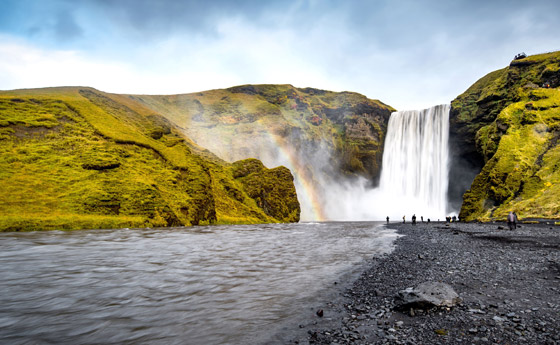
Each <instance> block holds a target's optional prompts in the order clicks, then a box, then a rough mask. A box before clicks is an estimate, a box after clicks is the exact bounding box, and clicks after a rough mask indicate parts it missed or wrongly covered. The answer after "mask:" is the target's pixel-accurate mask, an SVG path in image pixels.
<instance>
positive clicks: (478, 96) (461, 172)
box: [450, 52, 560, 220]
mask: <svg viewBox="0 0 560 345" xmlns="http://www.w3.org/2000/svg"><path fill="white" fill-rule="evenodd" d="M559 86H560V52H555V53H549V54H542V55H535V56H529V57H526V58H523V59H518V60H514V61H512V63H511V64H510V66H509V67H507V68H505V69H502V70H498V71H495V72H492V73H490V74H488V75H486V76H485V77H483V78H482V79H480V80H479V81H477V82H476V83H475V84H474V85H473V86H471V87H470V88H469V89H468V90H467V91H466V92H465V93H463V94H462V95H460V96H459V97H457V98H456V99H455V100H454V101H453V102H452V103H451V106H452V110H451V117H450V127H451V129H450V138H452V142H451V146H452V147H451V150H452V153H453V154H454V159H453V160H452V168H451V176H450V181H454V182H455V185H450V191H451V193H452V194H453V193H454V192H455V193H457V191H460V190H461V189H462V190H465V189H468V190H467V192H466V193H465V194H464V196H463V204H462V207H461V213H460V217H461V218H462V219H465V220H474V219H482V220H489V219H494V218H502V219H503V217H505V215H506V214H507V213H508V212H509V211H516V212H517V213H518V214H519V216H520V217H522V218H524V217H538V218H553V217H558V215H559V214H560V202H559V201H558V200H559V196H560V147H559V146H558V139H559V138H560V108H559V106H560V90H559V89H558V87H559ZM474 176H476V177H475V178H474V181H473V180H472V179H473V177H474ZM461 180H462V181H464V182H463V184H461ZM470 181H473V182H472V185H471V186H470V188H469V187H466V188H465V187H464V186H465V185H468V184H469V183H470ZM453 188H455V189H453Z"/></svg>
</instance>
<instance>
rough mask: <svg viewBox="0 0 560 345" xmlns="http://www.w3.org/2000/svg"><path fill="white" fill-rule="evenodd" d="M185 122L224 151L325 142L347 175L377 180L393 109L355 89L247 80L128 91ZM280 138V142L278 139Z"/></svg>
mask: <svg viewBox="0 0 560 345" xmlns="http://www.w3.org/2000/svg"><path fill="white" fill-rule="evenodd" d="M130 97H131V99H134V100H139V101H141V102H142V103H144V105H146V106H147V107H149V108H151V109H153V110H154V111H157V112H159V113H161V114H163V115H164V116H166V117H167V118H168V119H169V120H171V121H172V122H174V123H176V124H177V125H178V126H180V127H181V128H183V129H184V130H185V132H186V133H187V134H188V135H189V137H191V138H193V139H194V140H195V141H196V142H197V143H198V144H200V145H201V146H203V147H206V148H208V149H209V150H210V151H212V152H214V153H216V154H217V155H218V156H219V157H221V158H223V159H225V160H228V161H235V160H238V159H244V158H249V157H263V158H266V156H267V154H268V153H267V152H270V150H268V148H267V150H263V147H262V145H268V144H269V142H270V141H271V140H273V141H276V142H275V143H274V145H276V146H278V145H281V144H286V145H289V146H291V147H293V148H294V149H295V150H297V151H298V153H300V154H308V155H310V156H313V155H315V154H316V152H317V149H318V148H319V146H320V145H326V146H327V148H328V150H329V153H330V154H332V157H331V158H332V161H331V163H333V164H339V166H338V167H337V168H338V169H340V171H342V172H343V173H344V174H346V175H361V176H366V177H368V178H376V177H377V176H378V174H379V169H380V164H381V158H382V153H383V152H382V151H383V150H382V149H383V141H384V136H385V133H386V129H387V122H388V119H389V116H390V114H391V112H392V111H394V109H393V108H391V107H389V106H387V105H385V104H383V103H381V102H379V101H376V100H370V99H368V98H366V97H365V96H363V95H360V94H357V93H352V92H331V91H325V90H318V89H312V88H305V89H300V88H295V87H293V86H291V85H243V86H237V87H232V88H229V89H223V90H211V91H205V92H199V93H192V94H184V95H173V96H130ZM278 141H280V144H279V143H278Z"/></svg>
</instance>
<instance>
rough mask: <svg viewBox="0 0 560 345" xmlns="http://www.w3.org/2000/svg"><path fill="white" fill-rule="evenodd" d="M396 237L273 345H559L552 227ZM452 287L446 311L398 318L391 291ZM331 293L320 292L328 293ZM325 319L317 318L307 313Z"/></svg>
mask: <svg viewBox="0 0 560 345" xmlns="http://www.w3.org/2000/svg"><path fill="white" fill-rule="evenodd" d="M385 226H386V227H388V228H391V229H396V230H397V233H398V234H400V235H404V236H401V237H399V238H398V239H397V240H396V241H395V249H394V250H393V251H392V252H391V253H390V254H387V255H381V256H378V257H377V256H376V257H373V258H372V259H371V260H370V261H368V262H366V263H365V266H364V267H365V268H364V271H363V273H362V274H361V275H359V277H358V278H357V279H355V280H354V281H352V282H342V283H339V284H340V288H339V290H338V293H334V294H332V295H333V297H331V298H330V299H329V300H324V301H322V303H320V305H318V306H317V307H315V308H314V309H313V310H308V311H306V312H305V315H304V318H303V319H299V318H298V319H297V320H295V322H298V321H299V322H298V324H297V325H296V326H295V327H293V328H292V329H286V328H284V330H283V332H282V334H279V335H276V336H275V337H274V338H273V339H272V341H271V342H269V343H275V344H553V345H558V344H560V227H559V226H555V225H554V223H549V224H546V223H539V224H524V223H521V224H520V226H519V228H517V229H515V230H513V231H510V230H507V225H506V224H505V223H444V222H432V223H429V224H428V223H418V224H417V225H412V224H411V223H407V224H402V223H390V224H389V225H385ZM426 281H437V282H443V283H446V284H448V285H450V286H451V287H452V288H453V289H454V290H455V291H456V292H457V293H458V295H459V297H460V298H461V300H462V301H461V302H460V303H459V304H458V305H456V306H454V307H451V308H437V309H432V310H428V311H423V310H412V311H403V312H400V311H396V310H394V306H395V299H394V296H395V295H396V294H397V292H398V291H400V290H404V289H406V288H408V287H415V286H417V285H418V284H420V283H422V282H426ZM331 288H332V287H328V289H331ZM319 309H322V310H323V316H322V317H320V316H318V315H316V313H315V311H318V310H319Z"/></svg>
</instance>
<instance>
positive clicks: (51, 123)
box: [0, 88, 299, 231]
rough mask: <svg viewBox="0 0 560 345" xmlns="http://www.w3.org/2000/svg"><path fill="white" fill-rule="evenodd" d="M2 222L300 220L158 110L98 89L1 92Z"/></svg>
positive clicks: (5, 226) (32, 226) (0, 225)
mask: <svg viewBox="0 0 560 345" xmlns="http://www.w3.org/2000/svg"><path fill="white" fill-rule="evenodd" d="M0 143H1V145H0V186H1V188H2V198H1V199H0V208H1V209H2V213H1V214H0V231H7V230H48V229H81V228H116V227H140V226H176V225H193V224H211V223H262V222H279V221H297V220H298V216H299V205H298V204H297V199H296V200H295V202H294V200H293V199H290V197H293V195H295V188H294V186H293V182H292V180H291V175H289V176H288V175H282V176H269V175H268V174H269V172H270V171H274V169H273V170H269V169H266V168H264V167H263V169H262V170H261V171H260V172H256V173H255V174H259V173H262V174H263V175H266V179H267V180H270V181H273V182H270V183H276V184H277V185H279V186H282V187H283V189H282V191H287V192H288V195H287V196H286V197H287V199H289V206H286V205H288V204H284V203H283V201H282V200H284V199H283V198H284V195H283V194H282V193H279V194H278V195H277V196H278V198H279V199H280V200H278V201H277V204H278V205H280V206H281V209H282V210H284V209H286V208H289V209H290V211H291V214H290V216H289V217H285V218H282V217H280V216H279V214H280V213H278V212H276V210H275V209H274V208H269V209H267V210H265V209H263V208H261V207H259V205H258V200H255V199H253V198H252V197H251V196H249V194H248V193H247V191H246V190H245V189H244V183H243V182H242V181H240V180H239V179H236V178H234V177H233V173H232V170H231V169H232V167H231V165H230V164H227V163H225V162H223V161H221V160H220V159H218V158H217V157H216V156H214V155H213V154H211V153H210V152H209V151H207V150H205V149H203V148H200V147H198V146H197V145H196V144H194V143H193V142H192V141H191V140H190V139H188V138H187V137H185V136H184V134H183V133H182V131H180V130H178V129H177V128H176V127H175V125H173V124H172V123H171V122H169V121H168V120H166V119H165V118H164V117H162V116H161V115H159V114H157V113H155V112H154V111H153V110H150V109H148V108H146V107H145V106H143V105H141V104H139V103H137V102H134V101H133V100H131V99H130V98H128V97H124V96H119V95H112V94H106V93H102V92H99V91H97V90H94V89H90V88H52V89H36V90H16V91H8V92H0Z"/></svg>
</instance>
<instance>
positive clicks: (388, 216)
mask: <svg viewBox="0 0 560 345" xmlns="http://www.w3.org/2000/svg"><path fill="white" fill-rule="evenodd" d="M387 224H389V216H387Z"/></svg>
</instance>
